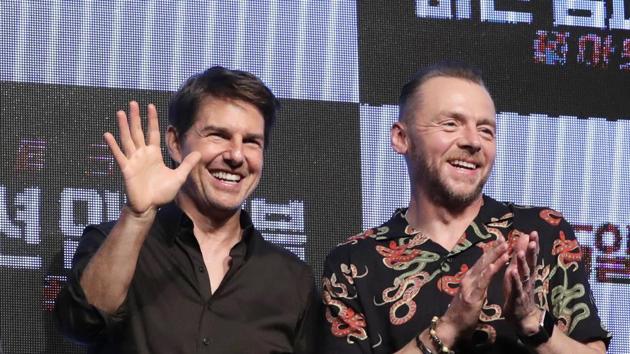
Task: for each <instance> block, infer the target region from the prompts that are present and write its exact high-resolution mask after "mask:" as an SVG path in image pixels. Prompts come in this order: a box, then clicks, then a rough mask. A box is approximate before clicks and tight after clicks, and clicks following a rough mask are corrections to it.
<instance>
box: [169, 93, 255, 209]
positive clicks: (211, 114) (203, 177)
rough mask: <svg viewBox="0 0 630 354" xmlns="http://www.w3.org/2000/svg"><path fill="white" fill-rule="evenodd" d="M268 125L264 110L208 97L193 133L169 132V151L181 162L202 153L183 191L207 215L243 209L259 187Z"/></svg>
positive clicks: (240, 102)
mask: <svg viewBox="0 0 630 354" xmlns="http://www.w3.org/2000/svg"><path fill="white" fill-rule="evenodd" d="M264 133H265V122H264V119H263V116H262V115H261V113H260V111H259V110H258V109H257V108H256V107H255V106H254V105H252V104H250V103H247V102H244V101H241V100H229V99H228V100H224V99H216V98H212V97H206V98H204V99H202V100H201V102H200V105H199V109H198V110H197V113H196V115H195V120H194V123H193V125H192V126H191V128H190V129H189V130H188V131H187V132H186V133H185V134H184V136H179V137H177V136H176V134H175V132H174V130H172V129H169V131H168V133H167V134H169V136H168V140H169V152H170V154H171V157H172V158H173V160H175V161H177V162H181V161H182V160H183V158H184V157H185V156H186V155H188V154H189V153H191V152H192V151H198V152H199V153H201V160H200V161H199V163H198V164H197V166H195V167H194V168H193V170H192V171H191V173H190V175H189V176H188V179H187V180H186V182H185V184H184V186H183V187H182V192H183V193H184V194H186V196H187V197H188V198H190V199H192V200H193V202H194V204H195V205H196V207H197V208H198V210H199V211H200V212H202V213H204V214H208V213H212V212H219V213H223V212H233V211H236V210H239V209H240V208H241V205H242V204H243V202H244V201H245V199H246V198H247V197H249V196H250V195H251V194H252V192H253V191H254V189H256V187H257V186H258V182H259V181H260V176H261V174H262V168H263V149H264V144H265V141H264V140H265V139H264Z"/></svg>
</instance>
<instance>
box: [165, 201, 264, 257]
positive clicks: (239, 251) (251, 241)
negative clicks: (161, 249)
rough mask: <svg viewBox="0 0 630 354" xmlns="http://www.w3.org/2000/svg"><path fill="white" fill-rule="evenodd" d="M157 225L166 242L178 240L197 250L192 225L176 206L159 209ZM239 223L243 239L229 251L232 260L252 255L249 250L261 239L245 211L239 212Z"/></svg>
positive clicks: (168, 205) (172, 204) (167, 205)
mask: <svg viewBox="0 0 630 354" xmlns="http://www.w3.org/2000/svg"><path fill="white" fill-rule="evenodd" d="M157 223H158V224H159V227H160V228H161V231H162V232H160V234H161V236H162V237H163V239H164V240H165V241H166V242H168V243H170V244H172V243H174V242H175V240H176V239H179V240H180V242H183V243H184V244H186V245H188V246H189V247H193V248H196V249H199V244H198V243H197V240H196V239H195V237H194V234H193V223H192V221H191V220H190V218H189V217H188V216H187V215H186V214H185V213H184V212H183V211H182V210H181V209H180V208H179V207H178V206H177V204H175V203H169V204H166V205H164V206H163V207H161V208H160V210H159V211H158V214H157ZM240 223H241V228H242V229H243V239H241V241H239V242H238V243H237V244H236V245H234V247H233V248H232V250H231V251H230V257H231V258H232V260H241V259H242V260H247V258H248V256H249V255H250V254H251V253H252V252H251V250H252V249H253V248H255V247H256V245H257V244H258V242H259V238H261V237H262V236H260V235H259V234H258V233H257V231H256V229H255V228H254V224H253V223H252V219H251V217H250V216H249V214H248V213H247V212H246V211H245V210H241V213H240Z"/></svg>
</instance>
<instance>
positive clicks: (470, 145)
mask: <svg viewBox="0 0 630 354" xmlns="http://www.w3.org/2000/svg"><path fill="white" fill-rule="evenodd" d="M459 146H460V147H461V148H462V149H466V150H468V151H470V152H471V153H475V152H477V151H479V150H481V136H480V135H479V130H477V127H473V126H466V127H465V128H464V129H463V132H462V136H461V138H460V139H459Z"/></svg>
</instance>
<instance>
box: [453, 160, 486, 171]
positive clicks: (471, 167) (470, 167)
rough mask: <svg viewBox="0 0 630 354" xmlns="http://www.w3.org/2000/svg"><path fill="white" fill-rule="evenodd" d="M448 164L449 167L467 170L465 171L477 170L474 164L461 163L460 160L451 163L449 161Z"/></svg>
mask: <svg viewBox="0 0 630 354" xmlns="http://www.w3.org/2000/svg"><path fill="white" fill-rule="evenodd" d="M449 163H450V164H451V165H453V166H455V167H458V168H464V169H467V170H475V169H477V167H479V166H478V165H477V164H475V163H472V162H467V161H462V160H453V161H449Z"/></svg>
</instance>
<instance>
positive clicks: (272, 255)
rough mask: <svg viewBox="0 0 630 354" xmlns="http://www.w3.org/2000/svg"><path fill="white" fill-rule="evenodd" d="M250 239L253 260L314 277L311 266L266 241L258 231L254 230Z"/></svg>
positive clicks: (293, 254) (282, 248)
mask: <svg viewBox="0 0 630 354" xmlns="http://www.w3.org/2000/svg"><path fill="white" fill-rule="evenodd" d="M250 237H252V240H251V241H250V242H251V243H250V244H251V246H252V247H251V250H250V251H248V252H251V253H250V257H252V258H253V259H256V260H258V261H261V262H263V264H266V265H269V266H272V267H274V268H277V269H281V270H285V271H288V272H290V273H297V274H307V275H309V276H312V272H311V268H310V266H309V265H308V264H307V263H306V262H304V261H303V260H302V259H300V257H298V256H297V255H296V254H295V253H293V252H292V251H290V250H288V249H286V248H284V247H282V246H280V245H277V244H275V243H272V242H270V241H267V240H265V239H264V238H263V236H262V234H261V233H260V232H258V231H257V230H254V232H253V233H252V234H251V236H250Z"/></svg>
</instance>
